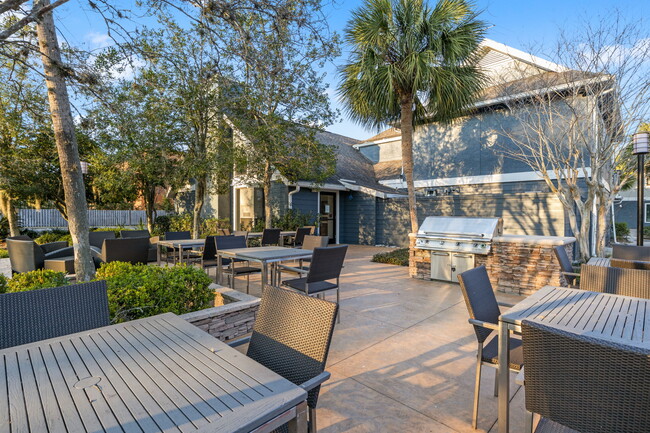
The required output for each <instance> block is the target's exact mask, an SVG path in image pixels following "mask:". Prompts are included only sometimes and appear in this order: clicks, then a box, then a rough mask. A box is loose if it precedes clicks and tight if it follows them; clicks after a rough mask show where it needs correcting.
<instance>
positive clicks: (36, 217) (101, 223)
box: [18, 209, 166, 229]
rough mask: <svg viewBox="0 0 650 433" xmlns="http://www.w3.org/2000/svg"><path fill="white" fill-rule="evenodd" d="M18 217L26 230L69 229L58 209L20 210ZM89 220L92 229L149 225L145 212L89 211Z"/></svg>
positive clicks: (163, 213) (162, 212)
mask: <svg viewBox="0 0 650 433" xmlns="http://www.w3.org/2000/svg"><path fill="white" fill-rule="evenodd" d="M165 214H166V212H165V211H158V212H157V213H156V215H158V216H160V215H165ZM18 216H19V218H20V226H21V227H24V228H30V229H44V228H61V229H67V228H68V222H67V221H66V220H65V219H64V218H63V217H62V216H61V213H60V212H59V211H58V210H56V209H40V210H37V209H19V210H18ZM88 218H89V225H90V227H129V226H138V225H140V224H146V223H147V216H146V214H145V211H143V210H89V211H88Z"/></svg>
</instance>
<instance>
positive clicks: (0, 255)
mask: <svg viewBox="0 0 650 433" xmlns="http://www.w3.org/2000/svg"><path fill="white" fill-rule="evenodd" d="M7 258H9V251H7V250H5V249H0V259H7Z"/></svg>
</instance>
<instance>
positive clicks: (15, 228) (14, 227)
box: [0, 192, 20, 236]
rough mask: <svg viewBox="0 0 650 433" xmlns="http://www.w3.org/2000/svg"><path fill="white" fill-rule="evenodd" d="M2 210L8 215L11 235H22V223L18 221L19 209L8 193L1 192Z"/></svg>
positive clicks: (0, 202)
mask: <svg viewBox="0 0 650 433" xmlns="http://www.w3.org/2000/svg"><path fill="white" fill-rule="evenodd" d="M0 212H2V214H3V215H4V216H5V217H7V222H8V223H9V235H10V236H18V235H20V223H19V221H18V210H17V209H16V207H15V206H14V203H13V200H12V199H11V197H9V196H8V195H7V194H5V193H3V192H0Z"/></svg>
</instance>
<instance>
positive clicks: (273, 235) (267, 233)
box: [261, 229, 281, 246]
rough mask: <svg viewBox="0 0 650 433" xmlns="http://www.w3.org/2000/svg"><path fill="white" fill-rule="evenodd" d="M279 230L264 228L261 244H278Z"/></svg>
mask: <svg viewBox="0 0 650 433" xmlns="http://www.w3.org/2000/svg"><path fill="white" fill-rule="evenodd" d="M280 232H281V230H280V229H264V230H263V231H262V242H261V245H262V246H266V245H280Z"/></svg>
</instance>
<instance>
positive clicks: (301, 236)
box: [294, 227, 311, 245]
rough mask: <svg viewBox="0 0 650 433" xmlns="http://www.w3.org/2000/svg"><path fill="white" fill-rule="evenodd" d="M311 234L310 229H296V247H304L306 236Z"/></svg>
mask: <svg viewBox="0 0 650 433" xmlns="http://www.w3.org/2000/svg"><path fill="white" fill-rule="evenodd" d="M310 234H311V229H310V228H309V227H298V228H297V229H296V237H295V239H294V244H295V245H302V243H303V242H304V240H305V236H307V235H310Z"/></svg>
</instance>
